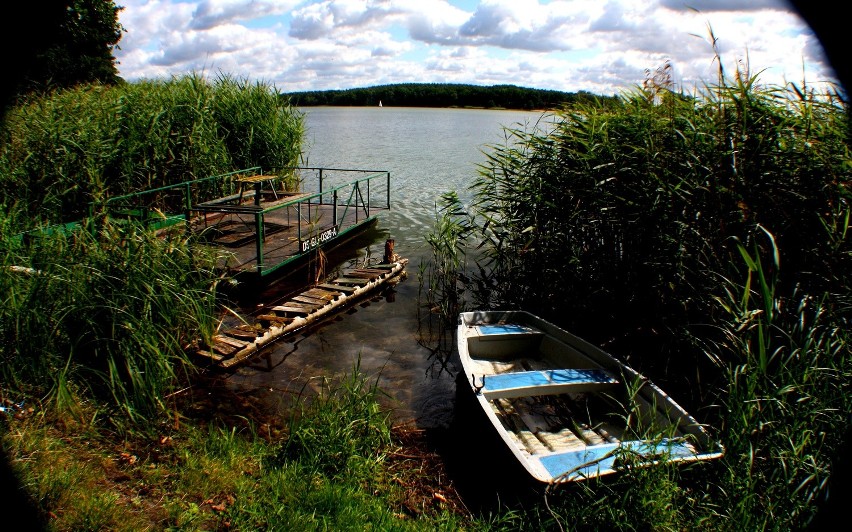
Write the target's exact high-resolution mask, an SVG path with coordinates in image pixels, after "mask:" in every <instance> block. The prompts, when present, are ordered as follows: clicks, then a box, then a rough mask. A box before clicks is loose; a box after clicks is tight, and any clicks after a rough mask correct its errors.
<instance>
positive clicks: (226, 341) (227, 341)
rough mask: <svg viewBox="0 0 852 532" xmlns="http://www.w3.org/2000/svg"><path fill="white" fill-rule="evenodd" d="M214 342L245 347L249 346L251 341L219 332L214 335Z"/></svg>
mask: <svg viewBox="0 0 852 532" xmlns="http://www.w3.org/2000/svg"><path fill="white" fill-rule="evenodd" d="M213 341H214V342H221V343H223V344H228V345H231V346H234V347H238V348H243V347H245V346H247V345H248V344H249V343H248V342H246V341H244V340H238V339H236V338H231V337H230V336H227V335H224V334H217V335H215V336H213Z"/></svg>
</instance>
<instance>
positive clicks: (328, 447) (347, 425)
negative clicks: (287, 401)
mask: <svg viewBox="0 0 852 532" xmlns="http://www.w3.org/2000/svg"><path fill="white" fill-rule="evenodd" d="M379 393H380V391H379V388H378V379H377V380H376V382H374V383H373V384H368V383H367V380H366V378H365V376H363V375H362V374H361V373H360V360H359V361H358V363H357V364H356V366H355V368H354V369H353V371H352V373H351V374H350V375H349V376H348V377H347V378H346V379H345V380H344V381H343V382H342V383H339V384H337V385H336V386H333V387H332V386H329V383H328V382H327V381H324V382H323V392H322V393H321V394H320V395H319V396H317V397H313V398H307V397H306V398H304V400H305V403H307V404H301V405H300V406H301V409H302V410H303V411H302V412H299V411H298V410H297V411H296V412H294V414H293V417H292V419H291V422H290V435H289V437H288V439H287V441H286V443H285V444H284V446H283V448H282V456H286V457H288V458H290V459H297V460H299V461H300V463H301V464H302V465H303V466H304V467H305V468H306V469H309V470H313V469H316V470H317V471H319V472H321V473H322V474H324V475H328V476H330V477H333V478H339V477H351V476H353V475H357V476H359V477H360V478H369V476H370V474H371V473H372V472H373V470H374V469H375V467H376V466H377V465H378V464H379V463H381V461H382V460H383V456H384V451H385V450H386V448H387V447H388V446H389V444H390V423H389V413H388V412H386V411H383V410H382V408H381V405H380V404H379V403H378V401H377V395H378V394H379Z"/></svg>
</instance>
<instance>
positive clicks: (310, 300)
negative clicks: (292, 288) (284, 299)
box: [290, 294, 328, 307]
mask: <svg viewBox="0 0 852 532" xmlns="http://www.w3.org/2000/svg"><path fill="white" fill-rule="evenodd" d="M290 300H291V301H297V302H299V303H307V304H309V305H316V306H318V307H321V306H323V305H327V304H328V300H327V299H320V298H318V297H312V296H307V295H305V294H299V295H297V296H293V297H292V298H290Z"/></svg>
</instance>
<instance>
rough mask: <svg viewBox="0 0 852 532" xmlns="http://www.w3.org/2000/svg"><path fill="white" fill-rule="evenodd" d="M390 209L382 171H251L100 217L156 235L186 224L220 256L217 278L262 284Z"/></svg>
mask: <svg viewBox="0 0 852 532" xmlns="http://www.w3.org/2000/svg"><path fill="white" fill-rule="evenodd" d="M388 209H390V172H387V171H383V170H358V169H339V168H313V167H291V168H283V169H277V170H272V171H269V172H265V171H264V170H262V169H261V168H259V167H253V168H246V169H243V170H237V171H234V172H229V173H227V174H222V175H217V176H210V177H207V178H203V179H195V180H191V181H186V182H183V183H178V184H175V185H169V186H167V187H162V188H158V189H153V190H147V191H144V192H140V193H136V194H130V195H127V196H120V197H116V198H111V199H110V200H109V201H108V202H107V204H106V205H105V209H104V210H105V212H106V213H107V214H108V215H109V217H110V218H112V219H117V220H130V221H134V222H142V223H145V224H147V225H149V226H153V227H155V228H160V227H165V226H168V225H176V224H179V223H181V222H185V226H186V228H187V229H188V230H189V231H190V232H191V233H194V234H196V235H198V236H200V237H201V241H202V242H204V243H206V244H208V245H211V246H215V247H217V248H219V249H220V250H222V251H224V253H222V254H221V255H222V259H221V261H220V264H219V267H220V269H221V270H222V271H223V272H225V273H226V274H228V275H232V276H234V277H236V278H238V279H239V280H241V281H246V280H251V281H261V280H265V279H267V278H269V277H270V276H273V275H278V274H281V273H287V272H290V271H292V270H293V269H294V268H296V267H297V266H298V265H299V264H304V262H305V261H306V259H307V258H308V257H310V256H311V255H312V254H313V253H315V252H316V250H318V249H324V250H327V249H329V248H332V247H336V246H338V245H340V244H342V243H344V242H345V241H347V240H349V239H350V238H352V237H354V236H356V235H357V234H359V233H360V232H361V231H363V230H365V229H366V228H368V227H370V226H372V225H374V224H375V223H376V222H377V221H378V215H379V214H380V213H381V212H382V211H386V210H388Z"/></svg>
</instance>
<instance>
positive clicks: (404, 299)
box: [228, 107, 543, 429]
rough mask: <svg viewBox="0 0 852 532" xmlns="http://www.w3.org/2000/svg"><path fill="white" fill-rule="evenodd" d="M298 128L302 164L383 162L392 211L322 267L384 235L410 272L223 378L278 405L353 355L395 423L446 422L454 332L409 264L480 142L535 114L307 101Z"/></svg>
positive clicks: (269, 294)
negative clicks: (302, 130)
mask: <svg viewBox="0 0 852 532" xmlns="http://www.w3.org/2000/svg"><path fill="white" fill-rule="evenodd" d="M302 111H303V112H305V113H306V126H307V131H306V135H305V146H304V151H305V154H304V160H303V161H302V165H303V166H314V167H326V168H363V169H371V170H386V171H390V174H391V210H390V211H387V212H385V213H383V214H382V215H381V217H380V219H379V222H378V225H377V226H376V228H375V229H371V230H370V231H368V232H367V233H365V234H364V235H363V236H362V237H360V238H358V239H357V240H355V241H353V242H352V244H351V245H348V246H347V247H346V248H345V249H343V250H340V251H339V252H336V253H334V254H330V255H329V261H330V266H331V265H332V263H333V264H334V265H342V266H346V267H348V266H350V265H355V264H356V263H357V262H358V261H363V260H364V259H373V260H374V261H378V260H381V257H382V255H383V252H384V243H385V240H386V239H388V238H393V239H394V240H395V242H396V247H395V251H396V252H397V253H399V254H400V255H401V256H403V257H405V258H408V259H409V264H408V267H407V272H408V275H407V278H406V279H404V280H403V281H402V282H400V283H399V284H397V285H396V286H395V288H394V289H393V290H390V291H388V292H386V293H384V294H383V295H382V296H380V297H375V298H373V299H372V300H369V301H365V302H364V303H363V304H361V305H357V306H355V307H354V308H353V309H352V310H351V311H349V312H348V313H344V314H342V315H340V316H338V317H336V318H335V319H334V320H333V321H331V322H329V323H327V324H324V325H322V326H320V327H318V328H314V329H313V330H310V331H308V332H306V333H305V334H300V335H298V336H296V337H295V338H291V339H288V340H283V341H280V342H279V343H278V344H276V345H275V347H274V348H273V349H272V350H271V351H270V352H269V355H268V357H265V358H259V359H257V360H255V361H253V363H252V364H251V365H248V366H245V367H243V368H240V369H239V370H238V371H237V372H236V373H235V374H233V375H232V376H230V377H229V379H228V381H229V386H231V387H233V388H234V389H235V390H244V391H246V392H249V391H251V392H252V393H255V394H258V393H262V394H263V397H264V401H266V402H268V404H269V406H270V407H272V408H274V407H276V404H278V405H282V407H283V405H286V404H287V402H288V401H289V399H290V398H291V397H292V396H293V395H294V394H299V393H301V392H302V391H303V390H304V388H305V387H308V388H312V389H316V388H317V387H319V386H320V384H321V382H322V380H321V378H322V377H323V376H330V375H339V374H341V373H346V372H349V371H351V370H352V368H353V367H354V366H355V365H356V364H360V368H361V371H362V372H363V373H365V374H366V375H368V376H370V377H371V382H372V378H378V379H379V386H380V387H381V388H382V389H383V390H384V391H385V392H387V393H388V394H389V396H390V397H389V398H388V400H387V404H388V406H391V407H392V408H393V410H394V419H395V420H396V421H397V422H405V423H411V424H412V425H414V426H416V427H419V428H426V429H429V428H436V427H444V426H447V425H448V424H449V423H450V422H451V421H452V419H453V415H454V397H455V376H456V364H455V361H454V358H453V354H454V353H453V343H452V335H451V332H450V333H447V331H436V330H434V324H433V321H434V320H429V319H428V318H427V317H428V309H424V308H419V306H418V292H419V291H420V288H421V287H420V282H419V279H418V270H419V268H420V265H421V264H422V263H423V262H424V261H428V260H429V259H430V258H431V250H430V248H429V247H428V245H427V244H426V242H425V236H426V235H427V233H429V232H430V231H431V230H432V228H433V224H434V221H435V203H436V201H438V199H439V197H440V195H441V194H443V193H445V192H447V191H456V192H457V193H458V194H459V196H460V197H462V198H463V199H469V198H470V196H471V195H470V193H469V191H468V187H469V185H470V184H471V183H472V182H473V180H474V179H475V178H476V175H477V165H478V164H481V163H483V162H484V161H485V154H484V153H483V150H487V149H488V148H487V146H488V145H494V144H501V143H503V142H504V137H505V135H504V132H503V126H507V127H512V128H517V127H522V128H527V129H529V128H531V127H533V126H534V125H535V123H536V122H537V121H538V120H540V119H541V118H542V116H543V115H542V113H539V112H520V111H498V110H478V109H420V108H393V107H383V108H379V107H375V108H364V107H346V108H340V107H321V108H304V109H302ZM291 288H292V287H291V286H290V285H288V284H287V283H286V282H285V283H279V284H277V285H275V286H272V287H270V289H269V290H267V291H266V292H265V293H264V294H261V295H260V297H259V298H258V300H257V301H253V302H252V304H254V305H260V304H264V303H268V302H270V301H273V300H274V299H275V298H277V297H280V296H281V295H282V294H285V293H286V292H287V291H288V290H289V289H291Z"/></svg>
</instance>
